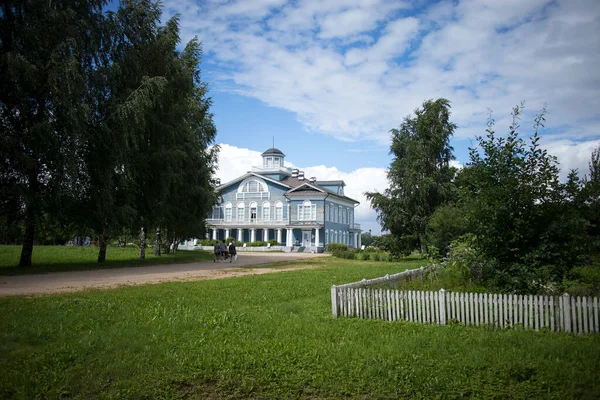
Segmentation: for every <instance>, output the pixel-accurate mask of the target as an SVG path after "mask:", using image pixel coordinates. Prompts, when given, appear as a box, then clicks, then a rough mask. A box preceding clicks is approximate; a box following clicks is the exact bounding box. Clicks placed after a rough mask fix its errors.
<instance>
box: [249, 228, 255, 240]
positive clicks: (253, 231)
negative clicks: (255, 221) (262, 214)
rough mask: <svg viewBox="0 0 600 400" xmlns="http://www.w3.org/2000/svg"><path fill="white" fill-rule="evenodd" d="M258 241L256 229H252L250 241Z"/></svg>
mask: <svg viewBox="0 0 600 400" xmlns="http://www.w3.org/2000/svg"><path fill="white" fill-rule="evenodd" d="M254 242H256V229H254V228H252V229H250V243H254Z"/></svg>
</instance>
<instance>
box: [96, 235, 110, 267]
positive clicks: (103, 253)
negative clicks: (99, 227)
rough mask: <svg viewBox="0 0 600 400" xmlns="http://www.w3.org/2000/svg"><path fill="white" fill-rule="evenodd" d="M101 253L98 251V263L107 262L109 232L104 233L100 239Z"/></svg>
mask: <svg viewBox="0 0 600 400" xmlns="http://www.w3.org/2000/svg"><path fill="white" fill-rule="evenodd" d="M99 242H100V251H98V263H103V262H105V261H106V246H107V245H108V231H106V230H105V231H104V232H102V235H100V237H99Z"/></svg>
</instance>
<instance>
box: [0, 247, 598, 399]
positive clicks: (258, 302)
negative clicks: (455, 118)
mask: <svg viewBox="0 0 600 400" xmlns="http://www.w3.org/2000/svg"><path fill="white" fill-rule="evenodd" d="M310 263H311V264H313V263H314V264H317V265H319V266H320V268H316V269H311V270H303V271H293V272H282V273H277V274H270V275H261V276H247V277H241V278H233V279H224V280H213V281H198V282H184V283H166V284H159V285H152V286H136V287H123V288H119V289H114V290H109V291H87V292H81V293H73V294H65V295H53V296H45V297H37V298H5V299H0V309H1V310H2V312H1V313H0V355H1V356H0V398H17V399H30V398H60V397H68V398H136V399H142V398H148V399H150V398H152V399H154V398H197V399H206V398H208V399H220V398H253V399H262V398H265V399H273V398H277V399H286V398H294V399H295V398H311V399H325V398H358V399H380V398H390V399H398V398H399V399H411V398H417V399H418V398H427V399H431V398H434V399H435V398H443V399H446V398H465V397H466V398H482V399H494V398H495V399H507V398H512V399H518V398H523V399H524V398H527V399H529V398H539V399H586V398H589V399H594V398H598V397H599V396H600V380H599V379H598V374H599V373H600V338H599V337H598V336H587V337H573V336H568V335H566V334H555V333H549V332H546V333H542V332H535V331H534V332H532V331H523V330H490V329H485V328H478V327H465V326H461V325H449V326H428V325H420V324H414V323H406V322H382V321H369V320H359V319H349V318H339V319H334V318H332V317H331V306H330V288H331V285H332V284H341V283H346V282H352V281H356V280H360V279H362V278H374V277H378V276H383V275H385V274H386V273H390V274H391V273H395V272H399V271H401V270H404V269H407V268H415V267H418V266H419V265H420V264H419V263H420V261H405V262H402V263H381V262H379V263H367V262H360V261H346V260H336V259H333V258H327V259H316V260H311V261H310Z"/></svg>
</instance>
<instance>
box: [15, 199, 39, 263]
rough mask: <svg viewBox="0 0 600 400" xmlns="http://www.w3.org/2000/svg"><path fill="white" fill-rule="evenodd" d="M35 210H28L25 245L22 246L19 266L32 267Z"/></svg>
mask: <svg viewBox="0 0 600 400" xmlns="http://www.w3.org/2000/svg"><path fill="white" fill-rule="evenodd" d="M33 218H34V217H33V212H32V211H29V210H28V212H27V218H26V220H25V234H24V235H23V247H22V248H21V260H20V261H19V267H31V255H32V254H33V238H34V236H35V223H34V221H33Z"/></svg>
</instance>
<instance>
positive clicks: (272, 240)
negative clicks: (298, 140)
mask: <svg viewBox="0 0 600 400" xmlns="http://www.w3.org/2000/svg"><path fill="white" fill-rule="evenodd" d="M267 243H270V244H271V246H281V243H279V242H278V241H277V240H275V239H271V240H269V241H268V242H267Z"/></svg>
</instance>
